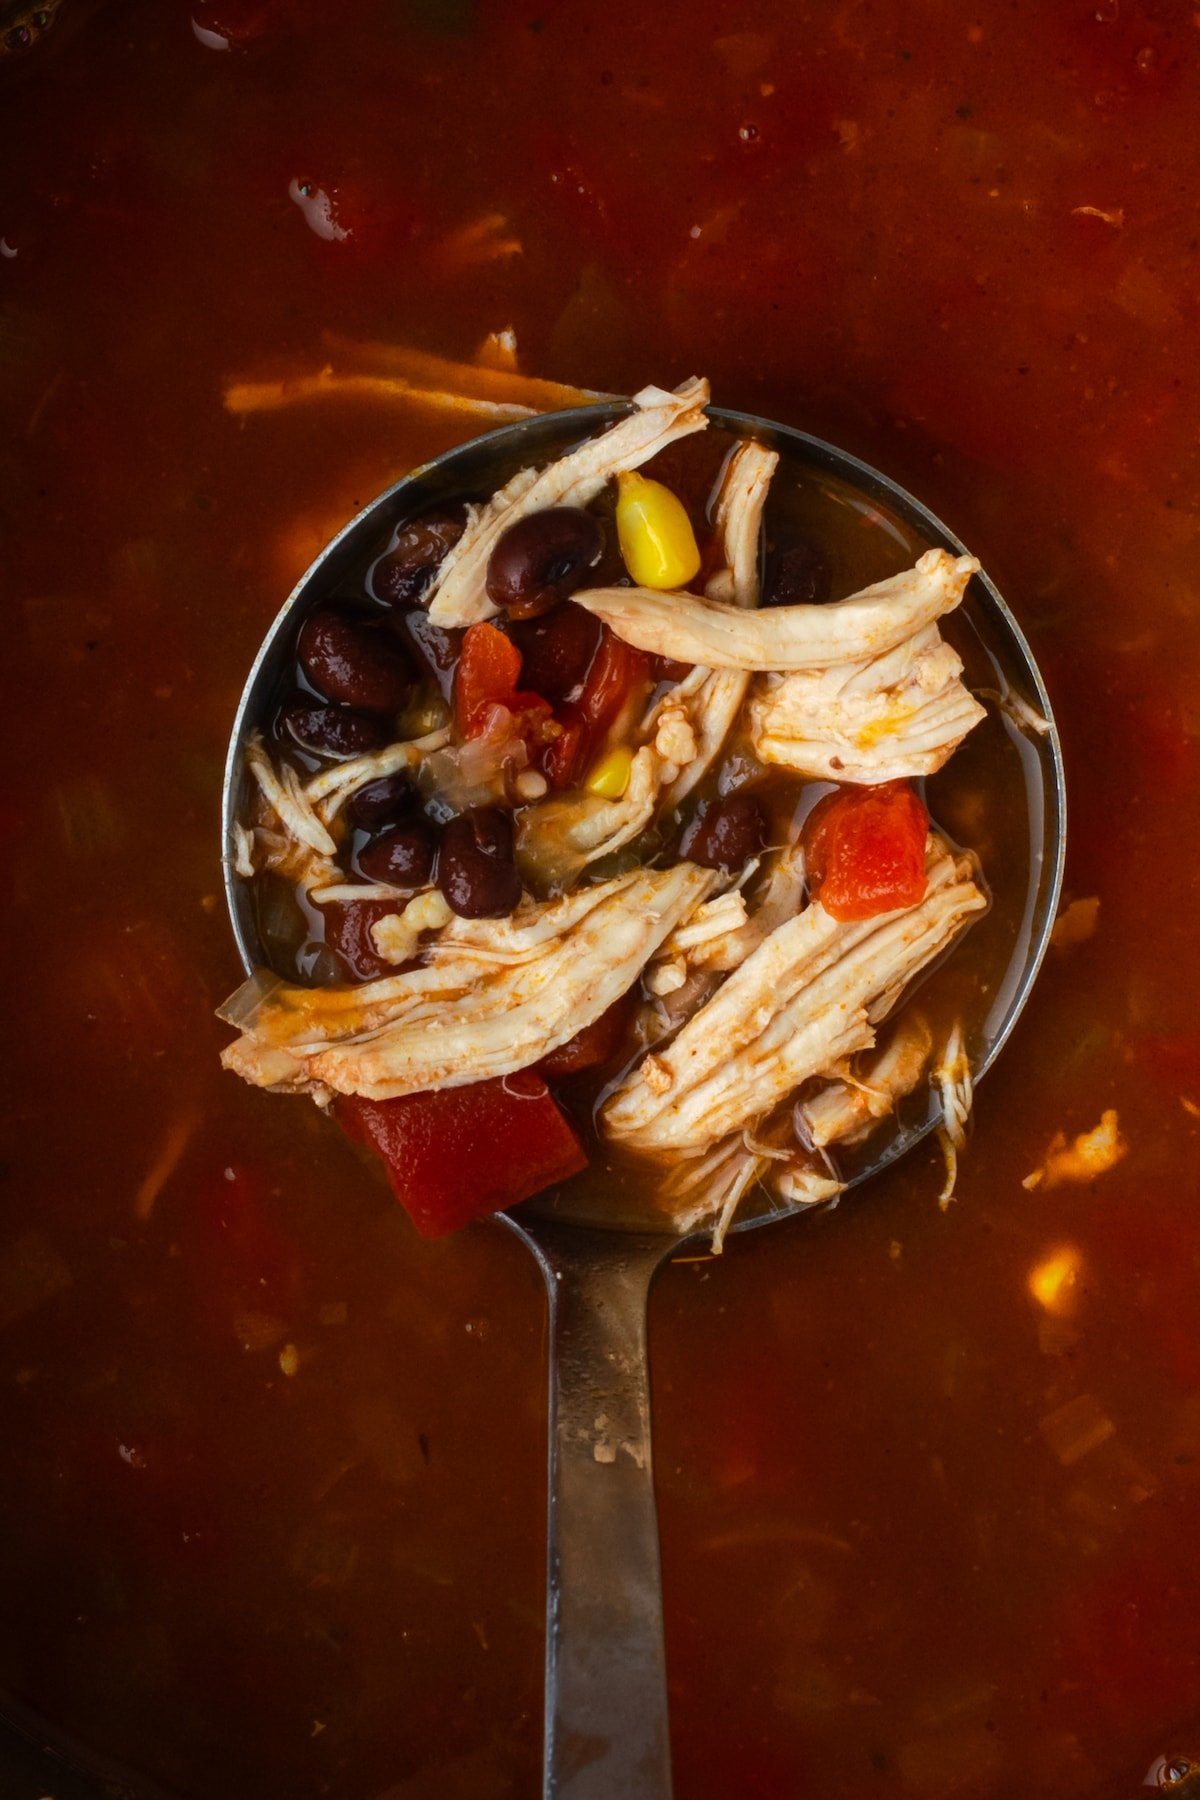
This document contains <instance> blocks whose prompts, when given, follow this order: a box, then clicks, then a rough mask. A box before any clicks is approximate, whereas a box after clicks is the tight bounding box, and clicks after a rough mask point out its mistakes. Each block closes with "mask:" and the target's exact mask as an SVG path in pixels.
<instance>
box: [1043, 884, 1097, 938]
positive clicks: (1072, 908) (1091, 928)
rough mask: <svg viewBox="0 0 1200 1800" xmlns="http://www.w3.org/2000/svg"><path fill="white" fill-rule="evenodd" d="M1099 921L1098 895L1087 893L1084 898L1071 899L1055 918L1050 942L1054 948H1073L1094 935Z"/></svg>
mask: <svg viewBox="0 0 1200 1800" xmlns="http://www.w3.org/2000/svg"><path fill="white" fill-rule="evenodd" d="M1099 922H1100V898H1099V895H1097V894H1092V895H1089V896H1088V898H1087V899H1085V900H1072V901H1071V903H1070V905H1069V906H1064V907H1063V909H1062V911H1061V912H1060V913H1059V915H1058V917H1057V919H1055V921H1054V929H1053V931H1052V932H1051V933H1050V943H1051V945H1052V946H1053V948H1054V949H1055V950H1075V949H1077V948H1078V946H1079V945H1080V944H1086V943H1087V941H1088V939H1089V938H1090V937H1093V936H1094V935H1095V931H1096V926H1097V925H1098V924H1099Z"/></svg>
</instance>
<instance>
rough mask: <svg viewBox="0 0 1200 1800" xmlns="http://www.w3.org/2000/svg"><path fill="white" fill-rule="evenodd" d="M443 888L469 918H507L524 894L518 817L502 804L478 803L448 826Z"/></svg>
mask: <svg viewBox="0 0 1200 1800" xmlns="http://www.w3.org/2000/svg"><path fill="white" fill-rule="evenodd" d="M437 880H438V887H439V888H440V889H441V891H442V896H443V898H444V899H445V901H446V904H447V906H449V907H451V908H452V909H453V910H454V911H455V912H456V913H458V915H459V917H460V918H463V919H502V918H505V917H506V916H507V915H508V914H509V913H510V912H512V910H513V908H514V907H515V906H516V904H517V901H518V900H519V899H520V898H521V878H520V876H519V875H518V874H517V871H516V867H515V865H514V863H513V840H512V820H511V819H510V818H509V816H508V814H507V813H503V812H501V811H500V809H499V807H497V806H473V807H472V808H471V809H470V811H469V812H465V813H459V815H458V817H457V818H455V819H451V820H450V821H449V823H448V824H447V825H446V826H445V827H444V829H443V831H442V846H441V852H440V854H439V856H438V877H437Z"/></svg>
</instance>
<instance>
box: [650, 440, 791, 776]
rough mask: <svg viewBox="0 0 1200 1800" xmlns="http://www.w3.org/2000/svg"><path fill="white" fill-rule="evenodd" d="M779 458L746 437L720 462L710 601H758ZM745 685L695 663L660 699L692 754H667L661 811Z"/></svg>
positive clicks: (706, 762) (711, 750)
mask: <svg viewBox="0 0 1200 1800" xmlns="http://www.w3.org/2000/svg"><path fill="white" fill-rule="evenodd" d="M778 462H779V457H778V455H777V454H776V452H775V451H774V450H767V449H765V448H764V446H763V445H762V444H756V443H754V442H753V440H749V439H748V440H747V441H746V442H745V443H742V444H739V445H738V447H737V449H736V450H735V451H734V452H733V455H732V456H731V457H730V458H729V460H728V462H727V463H726V465H725V473H724V476H723V478H722V482H721V492H720V495H719V497H718V499H717V508H716V524H717V529H718V531H719V532H720V534H721V544H722V550H723V553H724V558H725V567H724V568H723V569H721V570H719V571H718V572H717V574H715V575H714V576H713V577H712V579H711V581H710V582H709V583H708V588H707V590H706V591H707V593H708V596H709V598H710V599H711V600H717V601H720V602H722V603H724V604H726V605H730V606H737V607H741V608H743V609H745V610H748V611H749V610H753V608H754V607H756V606H757V605H758V602H759V585H758V540H759V537H760V535H761V531H762V515H763V507H764V506H765V505H766V500H767V491H768V489H769V488H770V485H771V477H772V476H773V475H774V473H775V469H776V467H777V465H778ZM748 684H749V676H748V675H747V674H746V673H745V672H744V671H743V670H740V669H706V668H697V669H693V670H692V671H691V672H690V674H689V675H687V676H685V678H684V680H683V682H682V683H680V684H679V686H678V687H675V688H672V689H671V691H670V692H669V693H668V694H666V695H665V696H664V697H663V699H662V700H661V701H660V702H659V707H658V712H659V713H660V714H665V713H666V712H667V711H668V710H669V709H670V708H671V707H672V706H673V705H677V704H682V705H683V706H684V708H685V710H686V713H687V716H688V718H689V720H690V722H691V729H692V735H693V749H692V754H691V755H690V756H688V757H678V756H677V757H673V758H672V760H673V761H675V762H677V763H678V764H679V765H680V769H679V773H678V774H677V775H676V776H675V778H674V780H672V781H669V782H668V783H667V785H666V787H665V788H664V789H663V793H662V797H661V800H660V807H661V810H662V811H664V812H669V811H670V810H671V809H672V808H673V807H676V806H678V805H679V804H680V802H681V801H682V800H684V799H685V798H686V797H687V795H688V794H690V793H691V791H692V789H693V788H694V787H695V786H696V783H697V782H698V781H700V780H701V778H702V777H703V776H704V774H705V773H706V772H707V770H709V769H710V768H711V767H712V765H713V763H714V762H715V761H716V759H717V757H718V756H719V755H720V753H721V749H722V746H723V745H724V744H725V741H726V739H727V738H728V737H729V734H730V732H731V731H732V730H733V728H734V725H735V724H736V722H737V717H738V714H739V712H740V711H741V708H742V702H743V701H744V699H745V698H746V688H747V686H748Z"/></svg>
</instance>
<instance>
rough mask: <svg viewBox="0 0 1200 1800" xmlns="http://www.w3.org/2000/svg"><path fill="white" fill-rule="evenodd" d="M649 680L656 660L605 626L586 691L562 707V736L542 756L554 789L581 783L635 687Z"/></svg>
mask: <svg viewBox="0 0 1200 1800" xmlns="http://www.w3.org/2000/svg"><path fill="white" fill-rule="evenodd" d="M649 680H650V659H649V658H648V657H647V656H646V655H645V654H644V653H643V652H642V651H641V650H635V649H634V648H633V646H632V645H631V644H625V643H622V641H621V639H620V638H619V637H616V636H614V634H613V633H612V632H611V631H610V630H609V629H608V627H607V626H605V628H604V633H603V636H602V637H601V639H600V643H599V646H598V648H597V650H596V654H595V656H593V658H592V661H591V665H590V667H589V668H588V672H587V679H586V680H585V681H584V684H583V692H582V693H581V694H580V696H579V698H578V700H577V701H575V702H574V703H572V704H570V705H567V706H564V707H562V708H561V709H560V711H559V713H558V715H557V716H558V723H559V724H560V725H561V726H562V735H561V737H557V738H555V740H554V742H553V743H552V744H551V745H550V746H549V748H548V749H547V751H546V752H545V755H544V756H543V758H542V772H543V774H544V775H545V777H546V780H547V781H548V782H549V783H550V786H551V787H552V788H556V789H559V788H565V787H574V786H577V785H578V783H579V782H580V781H581V780H582V778H583V776H584V774H585V772H586V771H587V769H588V768H589V767H590V766H591V764H592V762H593V761H594V760H595V757H596V754H597V752H598V751H599V749H600V747H601V745H602V744H603V742H604V738H605V734H606V733H607V732H608V730H609V727H610V726H611V725H612V724H613V723H614V721H615V720H616V718H617V716H618V714H619V713H620V711H621V708H622V707H623V706H624V704H625V702H626V700H627V699H628V697H629V695H630V694H631V693H632V691H633V689H634V688H635V687H636V686H637V685H638V684H639V683H643V682H644V683H649Z"/></svg>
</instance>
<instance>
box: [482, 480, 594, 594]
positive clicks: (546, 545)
mask: <svg viewBox="0 0 1200 1800" xmlns="http://www.w3.org/2000/svg"><path fill="white" fill-rule="evenodd" d="M603 548H604V533H603V531H602V530H601V528H600V524H599V521H598V520H596V519H594V518H593V517H592V515H591V514H590V513H586V512H584V511H583V510H582V509H581V508H580V507H578V506H550V507H547V508H546V510H545V511H544V512H535V513H528V514H527V515H526V516H525V518H523V519H518V520H517V522H516V524H515V525H510V526H509V528H508V530H507V531H506V532H504V534H503V536H502V537H501V538H500V541H499V542H498V543H497V545H496V548H495V549H494V550H493V551H492V554H491V559H490V561H489V562H488V568H487V591H488V597H489V599H491V600H492V601H494V602H495V604H496V605H497V606H502V607H504V608H505V610H506V611H507V612H508V613H509V614H510V615H511V616H512V617H513V618H514V619H532V618H533V617H535V615H536V614H538V613H542V612H549V610H550V608H551V607H552V606H557V605H558V604H559V603H560V601H563V600H566V599H568V598H569V597H570V595H572V594H573V593H574V592H575V590H576V588H580V587H582V586H583V584H584V582H585V580H586V579H587V575H588V571H589V570H590V569H591V568H592V567H593V566H594V565H595V564H596V563H597V562H598V561H599V560H600V553H601V551H602V550H603Z"/></svg>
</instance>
